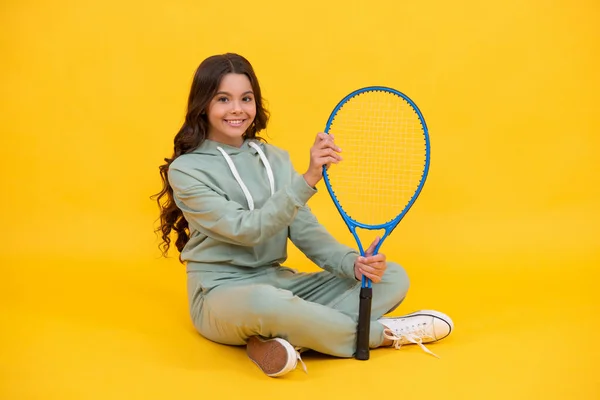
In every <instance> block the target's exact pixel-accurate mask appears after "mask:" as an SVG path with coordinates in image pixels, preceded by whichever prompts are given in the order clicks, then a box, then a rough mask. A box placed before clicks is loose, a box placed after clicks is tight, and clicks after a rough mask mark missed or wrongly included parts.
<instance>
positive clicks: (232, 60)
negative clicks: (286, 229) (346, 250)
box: [152, 53, 269, 261]
mask: <svg viewBox="0 0 600 400" xmlns="http://www.w3.org/2000/svg"><path fill="white" fill-rule="evenodd" d="M231 73H233V74H244V75H246V76H247V77H248V79H249V80H250V84H251V85H252V91H253V92H254V99H255V101H256V117H255V118H254V121H253V122H252V124H251V125H250V127H249V128H248V129H247V130H246V132H245V133H244V135H243V137H244V139H258V140H263V141H264V139H263V138H261V137H260V136H258V133H259V132H260V131H261V130H263V129H265V128H266V127H267V122H268V121H269V112H268V111H267V109H266V108H265V107H264V106H263V102H264V100H263V98H262V95H261V91H260V85H259V84H258V78H257V77H256V74H255V73H254V69H253V68H252V65H251V64H250V62H248V60H246V59H245V58H244V57H242V56H240V55H238V54H233V53H227V54H221V55H215V56H211V57H208V58H207V59H205V60H204V61H202V63H201V64H200V65H199V66H198V69H196V73H195V74H194V80H193V82H192V87H191V89H190V94H189V97H188V105H187V112H186V116H185V122H184V123H183V125H182V127H181V129H179V132H177V135H175V139H174V146H173V147H174V149H173V156H172V157H171V158H165V163H164V164H163V165H161V166H160V167H159V171H160V176H161V178H162V182H163V187H162V190H161V191H160V192H158V193H156V194H155V195H153V196H152V199H154V200H156V202H157V204H158V207H159V209H160V226H159V227H158V228H157V229H156V232H157V233H158V234H159V235H160V236H161V239H162V240H161V243H160V244H159V249H160V250H161V252H162V255H163V256H164V257H167V253H168V251H169V247H170V246H171V236H170V235H171V232H172V231H175V233H176V234H177V239H176V241H175V246H176V247H177V250H178V251H179V253H181V251H182V250H183V248H184V246H185V244H186V243H187V242H188V240H189V238H190V231H189V228H188V222H187V221H186V219H185V218H184V216H183V213H182V212H181V210H180V209H179V208H178V207H177V205H176V204H175V201H174V198H173V189H172V188H171V185H170V184H169V179H168V172H169V166H170V165H171V163H172V162H173V160H175V159H176V158H177V157H179V156H180V155H182V154H186V153H190V152H192V151H194V150H195V149H196V148H198V146H200V145H201V144H202V142H204V140H205V139H206V137H207V135H208V118H207V115H206V111H207V108H208V106H209V104H210V102H211V100H212V99H213V97H214V96H215V95H216V92H217V90H218V89H219V85H220V84H221V79H222V78H223V76H225V75H226V74H231ZM180 261H181V258H180Z"/></svg>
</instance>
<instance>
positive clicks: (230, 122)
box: [225, 119, 246, 126]
mask: <svg viewBox="0 0 600 400" xmlns="http://www.w3.org/2000/svg"><path fill="white" fill-rule="evenodd" d="M244 121H246V120H245V119H226V120H225V122H226V123H227V124H228V125H231V126H240V125H242V124H243V123H244Z"/></svg>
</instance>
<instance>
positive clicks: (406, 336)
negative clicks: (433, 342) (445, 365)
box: [383, 329, 440, 358]
mask: <svg viewBox="0 0 600 400" xmlns="http://www.w3.org/2000/svg"><path fill="white" fill-rule="evenodd" d="M388 332H389V333H388ZM383 336H384V337H385V338H386V339H390V340H393V344H392V346H394V348H395V349H400V347H402V340H405V341H407V342H410V343H414V344H417V345H419V347H420V348H421V349H423V351H424V352H425V353H428V354H431V355H432V356H434V357H437V358H440V356H438V355H437V354H435V353H434V352H433V351H431V350H429V349H428V348H427V347H425V345H424V344H423V338H424V337H425V338H427V337H430V336H429V335H428V334H427V333H425V331H423V330H422V329H421V330H415V331H412V332H399V333H396V332H394V331H392V330H391V329H384V331H383ZM432 339H433V338H432Z"/></svg>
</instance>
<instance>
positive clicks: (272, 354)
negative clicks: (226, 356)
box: [246, 336, 306, 377]
mask: <svg viewBox="0 0 600 400" xmlns="http://www.w3.org/2000/svg"><path fill="white" fill-rule="evenodd" d="M246 353H247V354H248V357H250V359H251V360H252V361H254V363H255V364H256V365H258V368H260V369H261V370H262V371H263V372H264V373H265V374H266V375H267V376H270V377H276V376H282V375H285V374H287V373H288V372H290V371H293V370H294V369H296V366H297V365H298V361H300V363H301V364H302V368H303V369H304V372H306V365H304V362H303V361H302V359H301V358H300V353H298V352H297V351H296V349H295V348H294V346H292V345H291V344H290V343H289V342H288V341H286V340H284V339H281V338H274V339H262V338H260V337H258V336H251V337H250V338H249V339H248V344H247V345H246Z"/></svg>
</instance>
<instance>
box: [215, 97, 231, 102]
mask: <svg viewBox="0 0 600 400" xmlns="http://www.w3.org/2000/svg"><path fill="white" fill-rule="evenodd" d="M217 101H218V102H220V103H227V102H228V101H229V99H228V98H227V97H225V96H220V97H217Z"/></svg>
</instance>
